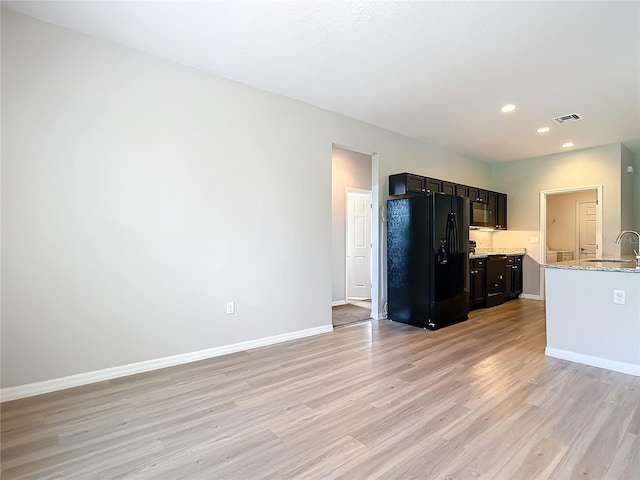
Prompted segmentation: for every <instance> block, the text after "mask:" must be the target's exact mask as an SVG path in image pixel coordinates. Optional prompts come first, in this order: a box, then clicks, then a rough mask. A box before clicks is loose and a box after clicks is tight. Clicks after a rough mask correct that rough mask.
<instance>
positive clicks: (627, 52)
mask: <svg viewBox="0 0 640 480" xmlns="http://www.w3.org/2000/svg"><path fill="white" fill-rule="evenodd" d="M2 5H3V6H4V7H6V8H8V9H10V10H14V11H17V12H21V13H24V14H26V15H30V16H33V17H36V18H39V19H41V20H45V21H47V22H51V23H54V24H57V25H61V26H64V27H67V28H70V29H73V30H77V31H80V32H83V33H86V34H89V35H93V36H95V37H99V38H103V39H106V40H109V41H112V42H115V43H118V44H121V45H126V46H129V47H131V48H135V49H138V50H142V51H144V52H148V53H150V54H153V55H156V56H159V57H163V58H166V59H170V60H173V61H176V62H179V63H182V64H185V65H189V66H192V67H195V68H197V69H200V70H204V71H207V72H210V73H212V74H214V75H218V76H221V77H225V78H228V79H231V80H235V81H238V82H242V83H245V84H247V85H251V86H253V87H257V88H260V89H264V90H268V91H270V92H276V93H279V94H282V95H285V96H287V97H291V98H295V99H298V100H301V101H304V102H308V103H311V104H313V105H317V106H319V107H322V108H325V109H327V110H332V111H334V112H338V113H341V114H344V115H347V116H349V117H353V118H357V119H360V120H363V121H365V122H368V123H372V124H374V125H378V126H381V127H384V128H387V129H389V130H393V131H395V132H399V133H402V134H405V135H407V136H410V137H413V138H416V139H420V140H423V141H425V142H428V143H430V144H434V145H438V146H441V147H443V148H446V149H450V150H454V151H458V152H460V153H464V154H466V155H470V156H472V157H475V158H479V159H482V160H486V161H508V160H515V159H521V158H528V157H534V156H540V155H546V154H551V153H556V152H560V151H563V149H562V147H561V144H562V143H563V142H566V141H572V142H574V143H575V147H574V149H580V148H587V147H591V146H596V145H603V144H609V143H615V142H624V143H625V144H626V145H627V146H628V147H629V148H630V149H632V151H636V152H640V2H637V1H630V2H611V1H604V2H569V1H567V2H560V1H555V2H544V1H535V2H417V1H412V2H409V1H402V2H389V1H378V2H349V1H341V2H329V1H321V2H314V1H304V2H302V1H300V2H295V1H291V2H257V1H254V2H240V1H233V2H221V1H216V2H212V1H196V2H190V1H180V2H176V1H146V2H137V1H133V2H117V1H110V2H78V1H71V2H67V1H45V2H40V1H35V2H14V1H5V2H2ZM508 102H512V103H515V104H516V105H517V106H518V109H517V110H516V112H514V113H511V114H508V115H506V114H502V113H500V111H499V108H500V107H501V106H502V105H503V104H505V103H508ZM574 112H577V113H579V114H580V115H582V116H583V118H584V119H583V120H581V121H579V122H576V123H572V124H565V125H555V124H554V123H553V122H552V121H551V119H552V118H553V117H557V116H560V115H564V114H567V113H574ZM543 125H547V126H550V127H551V132H550V133H548V134H546V135H540V134H536V129H537V128H538V127H540V126H543Z"/></svg>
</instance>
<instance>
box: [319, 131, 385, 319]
mask: <svg viewBox="0 0 640 480" xmlns="http://www.w3.org/2000/svg"><path fill="white" fill-rule="evenodd" d="M331 146H332V147H333V146H335V147H339V148H342V149H344V150H350V151H352V152H357V153H362V154H364V155H369V156H370V157H371V318H374V319H376V320H382V319H384V318H386V316H385V315H384V314H383V313H382V312H383V311H384V309H383V308H382V305H380V300H381V299H382V298H383V297H384V296H383V295H382V288H383V285H384V282H383V278H382V276H381V272H382V269H383V268H386V258H384V257H383V254H384V255H386V251H383V250H382V247H381V245H380V239H381V238H382V236H383V232H382V223H383V222H382V218H381V217H382V213H381V208H380V154H378V153H376V152H372V151H370V150H361V149H359V148H355V147H353V146H351V145H346V144H341V143H338V142H333V143H332V144H331ZM330 208H331V204H329V209H330ZM346 241H347V240H346V238H345V245H346ZM345 258H346V256H345ZM384 288H386V285H384ZM345 293H346V291H345ZM345 301H346V297H345ZM329 304H331V298H329Z"/></svg>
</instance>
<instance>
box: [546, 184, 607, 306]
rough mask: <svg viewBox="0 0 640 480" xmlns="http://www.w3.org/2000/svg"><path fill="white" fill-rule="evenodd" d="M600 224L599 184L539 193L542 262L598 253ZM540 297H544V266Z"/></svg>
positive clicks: (579, 257)
mask: <svg viewBox="0 0 640 480" xmlns="http://www.w3.org/2000/svg"><path fill="white" fill-rule="evenodd" d="M601 223H602V186H601V185H594V186H585V187H577V188H567V189H559V190H546V191H542V192H540V258H541V259H542V262H543V263H547V264H552V263H558V262H567V261H573V260H578V259H585V258H596V257H597V256H599V255H601V254H602V253H601V250H602V224H601ZM540 297H541V299H544V269H542V272H541V275H540Z"/></svg>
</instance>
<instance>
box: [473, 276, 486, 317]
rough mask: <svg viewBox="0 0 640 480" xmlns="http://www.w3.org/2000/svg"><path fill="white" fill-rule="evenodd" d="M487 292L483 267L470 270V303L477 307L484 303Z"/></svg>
mask: <svg viewBox="0 0 640 480" xmlns="http://www.w3.org/2000/svg"><path fill="white" fill-rule="evenodd" d="M486 294H487V286H486V280H485V271H484V268H475V269H472V270H471V305H472V306H473V307H478V306H480V305H482V304H483V303H484V298H485V295H486Z"/></svg>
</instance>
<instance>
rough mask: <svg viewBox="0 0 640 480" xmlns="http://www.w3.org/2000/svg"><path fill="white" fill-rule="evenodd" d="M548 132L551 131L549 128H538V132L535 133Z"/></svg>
mask: <svg viewBox="0 0 640 480" xmlns="http://www.w3.org/2000/svg"><path fill="white" fill-rule="evenodd" d="M549 130H551V129H550V128H549V127H540V128H539V129H538V130H536V132H538V133H547V132H548V131H549Z"/></svg>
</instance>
